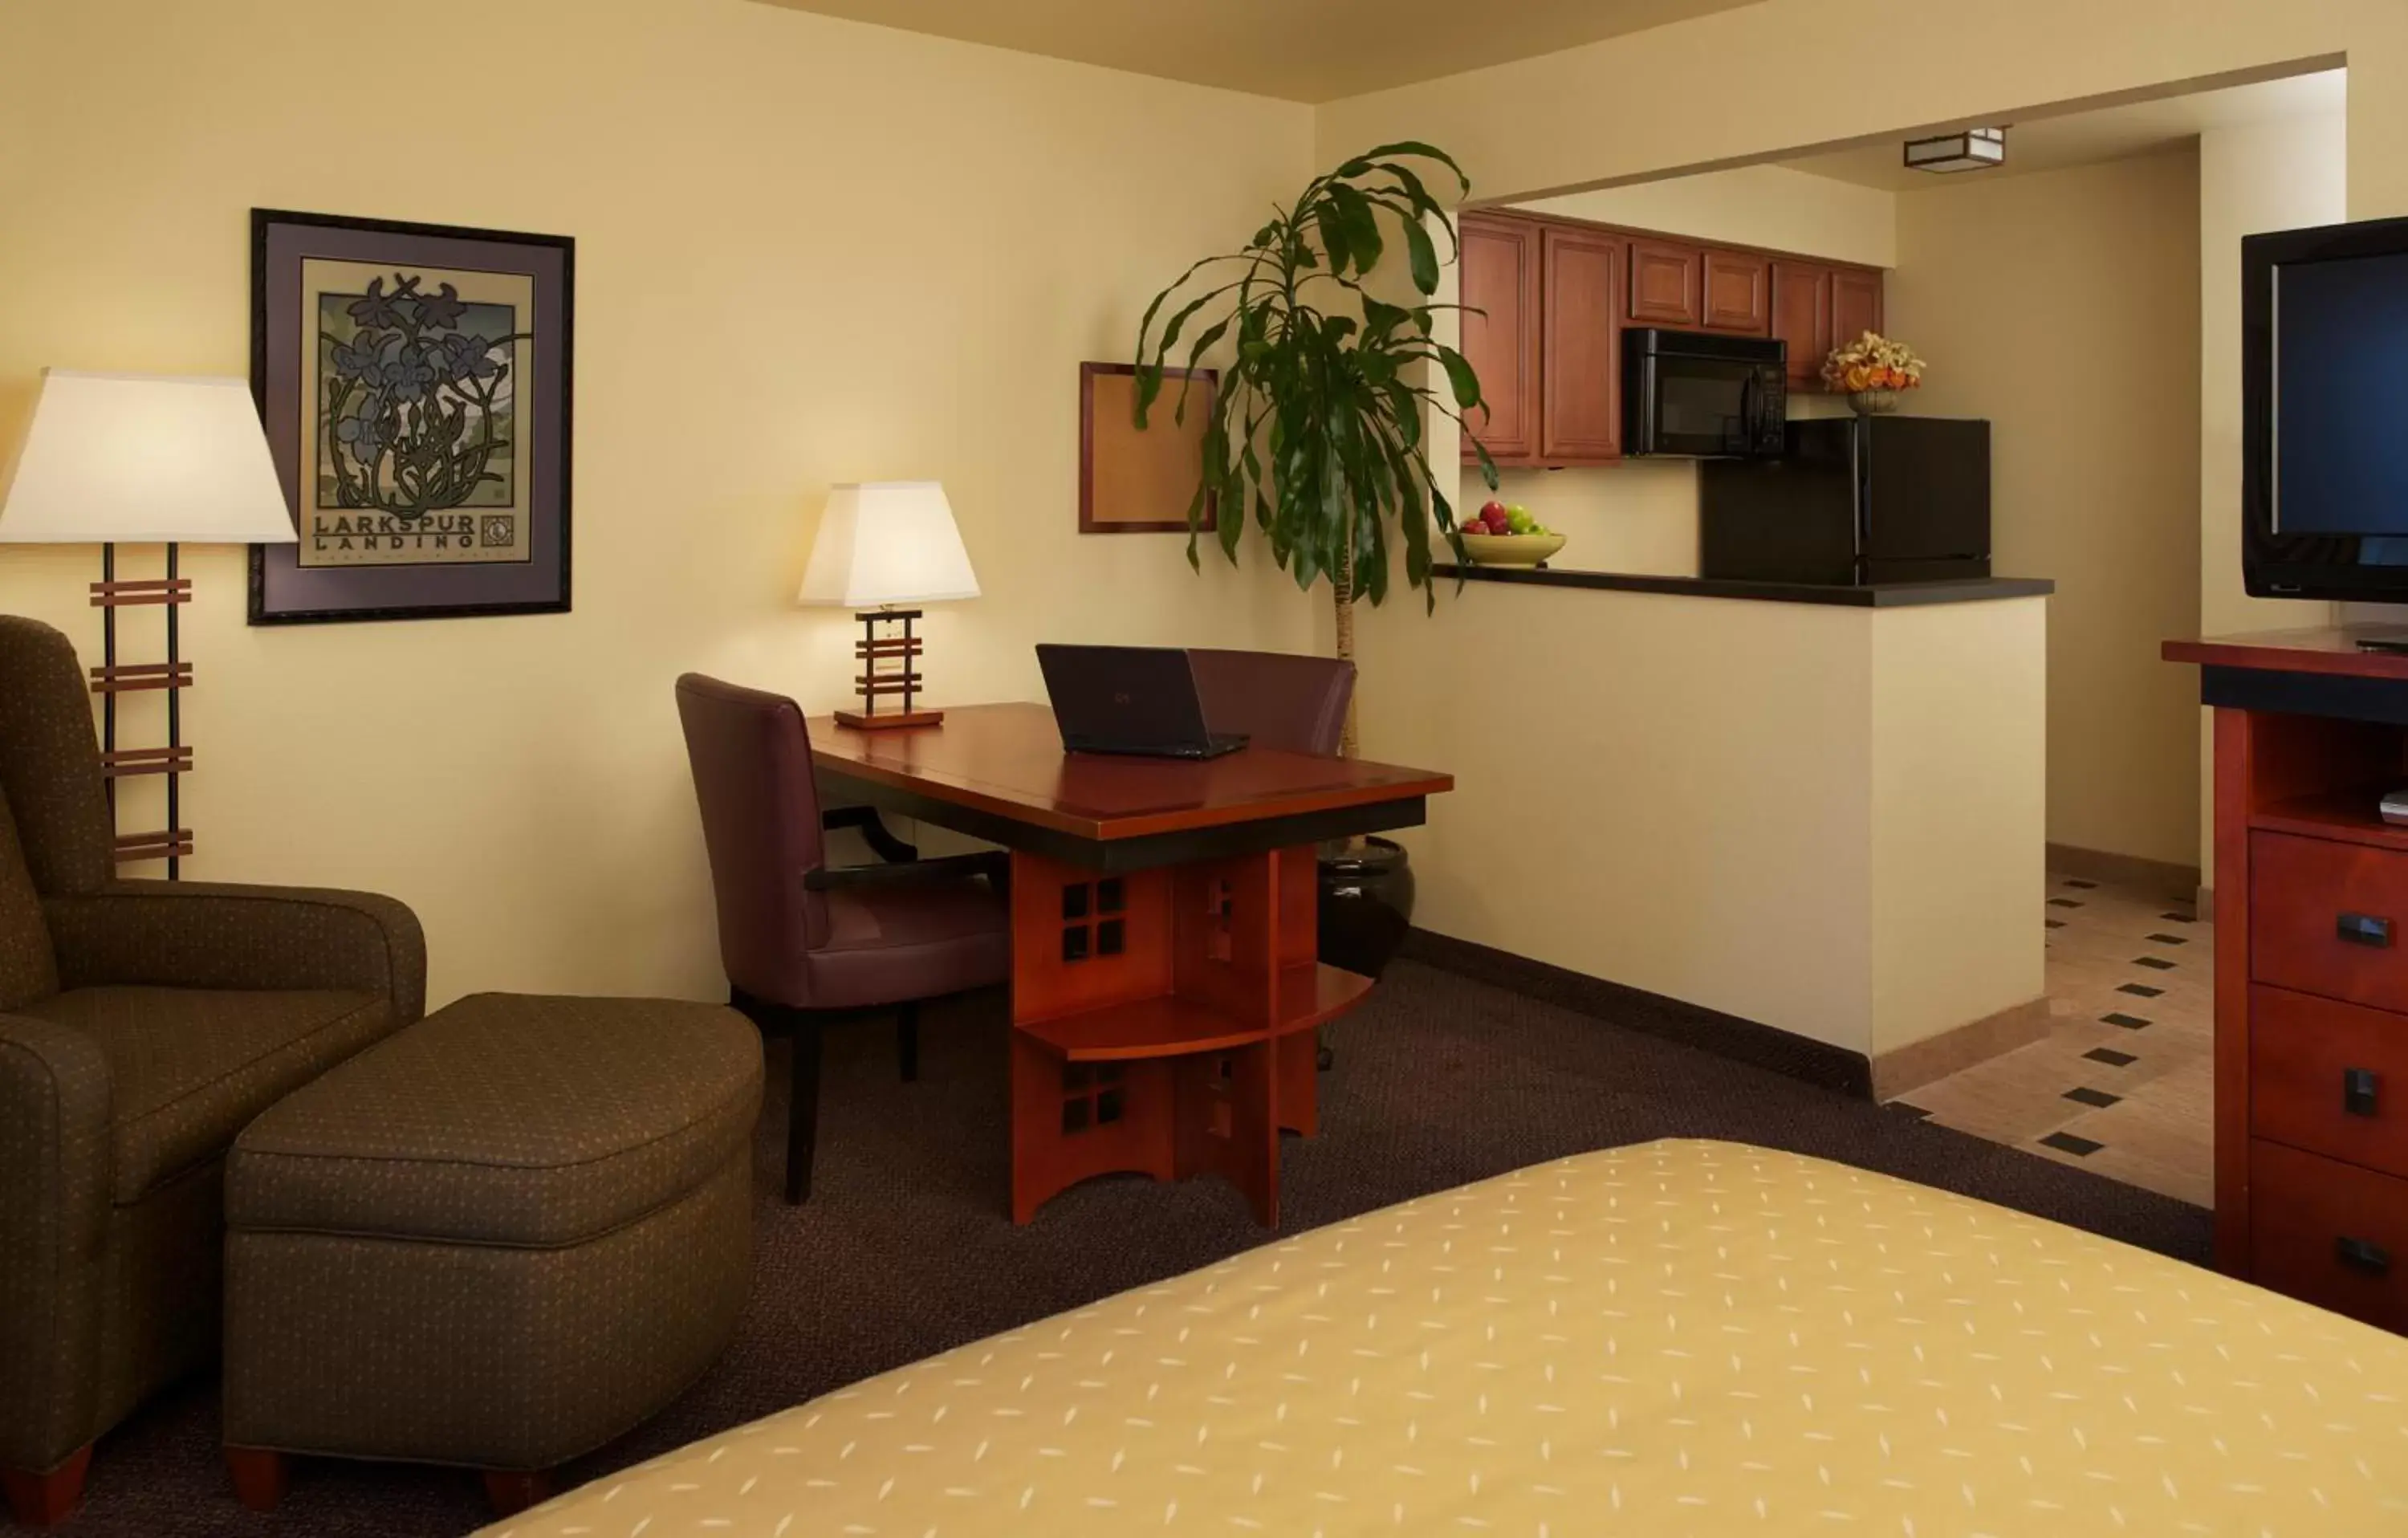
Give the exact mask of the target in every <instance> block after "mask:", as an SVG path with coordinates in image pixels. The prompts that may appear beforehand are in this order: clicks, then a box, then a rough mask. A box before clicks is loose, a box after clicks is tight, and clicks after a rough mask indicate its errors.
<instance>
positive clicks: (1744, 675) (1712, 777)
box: [1356, 582, 2046, 1056]
mask: <svg viewBox="0 0 2408 1538" xmlns="http://www.w3.org/2000/svg"><path fill="white" fill-rule="evenodd" d="M2045 625H2046V606H2045V601H2044V600H2042V599H2037V598H2029V599H2018V600H2010V601H2006V602H2000V603H1985V604H1968V605H1958V606H1949V607H1944V608H1933V609H1924V610H1886V611H1873V610H1862V609H1842V608H1834V607H1826V606H1822V605H1813V604H1780V603H1743V602H1730V601H1726V600H1720V599H1712V598H1691V597H1670V596H1655V595H1641V594H1628V593H1608V592H1592V591H1584V590H1579V589H1565V588H1548V587H1502V586H1497V585H1493V584H1487V583H1478V582H1475V583H1470V584H1467V585H1466V587H1465V588H1464V590H1463V591H1462V592H1461V593H1459V594H1458V593H1455V592H1454V591H1453V590H1452V589H1449V590H1448V591H1447V592H1445V593H1444V594H1442V596H1441V599H1440V607H1439V611H1438V614H1437V616H1436V617H1435V618H1430V617H1426V616H1424V614H1423V613H1422V612H1421V611H1420V610H1419V609H1418V608H1414V607H1408V606H1399V605H1395V604H1391V605H1389V606H1388V607H1387V608H1386V609H1385V610H1384V611H1381V612H1379V613H1377V614H1375V615H1366V616H1363V617H1362V618H1360V619H1358V621H1357V638H1356V644H1357V648H1358V653H1359V655H1360V658H1361V662H1362V667H1363V690H1362V702H1363V703H1362V712H1363V713H1362V729H1363V734H1364V751H1365V753H1366V754H1368V755H1370V756H1372V757H1375V758H1390V759H1396V760H1400V761H1403V762H1407V763H1431V764H1441V765H1444V766H1445V767H1446V768H1448V769H1451V770H1452V771H1453V772H1454V774H1455V785H1456V789H1455V794H1453V795H1451V796H1443V797H1440V798H1436V799H1435V800H1433V801H1432V803H1431V807H1430V821H1429V826H1427V827H1426V828H1422V829H1418V830H1415V831H1412V832H1410V833H1406V834H1402V835H1399V838H1400V839H1401V841H1404V842H1405V843H1406V844H1407V845H1408V847H1410V848H1411V849H1412V852H1413V859H1414V864H1415V867H1416V868H1417V870H1419V872H1420V894H1421V895H1420V906H1419V909H1418V912H1417V914H1416V922H1418V923H1420V924H1423V925H1425V926H1427V927H1430V928H1433V929H1436V930H1438V931H1439V932H1440V933H1442V934H1449V935H1455V936H1458V937H1460V938H1463V939H1467V940H1471V941H1478V942H1480V943H1482V944H1485V945H1493V946H1497V947H1498V948H1500V949H1504V950H1508V951H1512V952H1514V953H1516V954H1518V955H1522V956H1535V957H1537V958H1538V959H1540V960H1542V961H1546V962H1550V963H1552V964H1554V965H1555V966H1559V967H1566V968H1570V969H1571V970H1575V971H1580V972H1584V973H1587V974H1589V975H1591V976H1596V977H1604V978H1611V979H1612V980H1613V981H1614V982H1617V983H1622V984H1626V985H1629V986H1632V987H1639V988H1645V989H1648V990H1650V991H1651V992H1656V993H1661V994H1666V995H1669V996H1670V997H1672V998H1676V999H1685V1000H1687V1001H1689V1002H1691V1003H1695V1004H1702V1005H1704V1006H1706V1007H1708V1008H1710V1009H1717V1010H1723V1011H1726V1012H1727V1013H1732V1014H1737V1015H1740V1016H1742V1017H1743V1018H1746V1019H1750V1020H1756V1021H1759V1022H1761V1023H1763V1024H1766V1025H1770V1026H1774V1027H1777V1028H1780V1029H1783V1030H1787V1031H1792V1032H1795V1033H1797V1034H1799V1035H1801V1036H1807V1037H1812V1038H1813V1039H1814V1040H1816V1041H1820V1042H1829V1043H1831V1044H1833V1045H1837V1046H1842V1047H1845V1048H1847V1049H1848V1050H1850V1051H1854V1052H1860V1053H1865V1054H1867V1055H1869V1056H1870V1055H1871V1054H1872V1053H1875V1052H1879V1051H1887V1050H1891V1049H1893V1048H1895V1047H1898V1046H1902V1045H1906V1044H1908V1043H1910V1042H1915V1041H1920V1040H1922V1039H1924V1038H1925V1037H1928V1036H1931V1035H1935V1034H1937V1033H1939V1032H1941V1031H1942V1030H1946V1029H1949V1028H1953V1027H1956V1026H1959V1025H1963V1024H1966V1023H1968V1022H1971V1021H1972V1020H1976V1019H1980V1018H1982V1017H1983V1016H1985V1015H1987V1014H1990V1013H1995V1012H1996V1011H1999V1010H2001V1009H2006V1008H2009V1007H2011V1006H2013V1005H2016V1004H2020V1003H2023V1002H2026V1001H2027V1000H2028V999H2033V998H2036V997H2038V996H2039V994H2040V992H2041V976H2040V967H2041V948H2040V943H2039V937H2038V933H2037V927H2036V926H2035V925H2033V924H2032V923H2031V921H2030V913H2031V911H2032V909H2033V907H2034V906H2035V905H2036V904H2037V903H2038V902H2039V900H2040V897H2041V869H2040V852H2041V805H2042V790H2041V785H2042V780H2041V764H2040V753H2041V747H2040V744H2041V742H2042V733H2043V730H2044V726H2043V723H2042V716H2041V698H2042V667H2043V664H2042V655H2043V648H2044V635H2043V632H2044V629H2045ZM2010 937H2011V938H2010ZM2002 940H2005V941H2007V942H2005V943H2001V941H2002Z"/></svg>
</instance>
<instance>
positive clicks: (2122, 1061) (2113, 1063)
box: [2083, 1014, 2147, 1068]
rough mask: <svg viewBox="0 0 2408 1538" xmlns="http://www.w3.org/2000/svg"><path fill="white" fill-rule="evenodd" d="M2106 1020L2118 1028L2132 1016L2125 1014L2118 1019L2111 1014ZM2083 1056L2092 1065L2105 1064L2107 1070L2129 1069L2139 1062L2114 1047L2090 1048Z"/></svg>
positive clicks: (2144, 1022)
mask: <svg viewBox="0 0 2408 1538" xmlns="http://www.w3.org/2000/svg"><path fill="white" fill-rule="evenodd" d="M2107 1018H2108V1019H2110V1020H2114V1022H2115V1024H2117V1025H2119V1026H2120V1025H2122V1024H2123V1023H2124V1021H2126V1020H2129V1019H2131V1018H2132V1016H2131V1015H2128V1014H2127V1015H2124V1016H2122V1017H2121V1018H2120V1019H2119V1018H2117V1017H2116V1016H2115V1015H2113V1014H2111V1015H2109V1016H2108V1017H2107ZM2142 1023H2143V1025H2145V1024H2147V1022H2146V1021H2143V1022H2142ZM2083 1056H2085V1057H2087V1058H2089V1059H2090V1060H2091V1061H2092V1062H2094V1063H2105V1064H2106V1065H2107V1066H2108V1067H2109V1068H2129V1067H2131V1066H2132V1065H2133V1064H2134V1063H2137V1062H2139V1061H2140V1060H2141V1059H2139V1058H2138V1057H2135V1056H2132V1055H2131V1054H2130V1053H2128V1052H2118V1051H2116V1050H2115V1049H2114V1047H2092V1048H2091V1049H2090V1050H2089V1051H2087V1052H2085V1053H2084V1054H2083Z"/></svg>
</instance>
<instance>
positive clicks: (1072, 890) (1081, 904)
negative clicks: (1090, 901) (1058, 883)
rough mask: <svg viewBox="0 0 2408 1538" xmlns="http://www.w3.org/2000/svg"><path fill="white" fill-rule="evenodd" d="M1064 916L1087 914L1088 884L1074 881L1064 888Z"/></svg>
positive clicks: (1071, 917)
mask: <svg viewBox="0 0 2408 1538" xmlns="http://www.w3.org/2000/svg"><path fill="white" fill-rule="evenodd" d="M1062 916H1063V917H1064V918H1066V919H1073V918H1085V917H1086V916H1087V884H1086V883H1084V882H1073V883H1071V884H1069V885H1068V886H1065V887H1064V888H1062Z"/></svg>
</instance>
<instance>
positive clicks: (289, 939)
mask: <svg viewBox="0 0 2408 1538" xmlns="http://www.w3.org/2000/svg"><path fill="white" fill-rule="evenodd" d="M42 911H43V913H44V916H45V917H47V918H48V919H49V920H50V941H51V944H52V947H53V948H54V949H55V950H56V951H57V952H58V958H59V979H60V985H61V986H63V987H69V988H79V987H94V986H102V985H119V986H141V985H147V986H153V987H181V988H257V989H286V988H339V989H345V990H348V991H352V992H358V993H379V994H382V995H384V996H385V997H386V998H388V999H391V1000H392V1001H393V1011H394V1025H395V1026H406V1025H408V1024H409V1023H410V1022H411V1021H413V1020H415V1019H417V1018H418V1017H419V1016H420V1015H421V1014H422V1013H424V1012H425V1008H426V938H425V936H424V934H423V933H422V932H421V931H420V929H419V927H418V916H417V915H416V914H414V913H411V912H410V911H409V908H408V907H406V906H404V905H403V904H401V903H399V902H396V901H394V899H393V898H386V897H378V896H376V895H375V894H373V893H368V892H335V891H320V890H315V889H312V888H307V887H288V886H237V885H231V884H219V883H208V882H163V881H121V882H114V883H111V884H109V885H108V886H107V887H105V888H103V889H102V890H100V891H98V892H95V893H91V894H89V895H86V896H81V897H63V898H45V899H44V901H43V903H42Z"/></svg>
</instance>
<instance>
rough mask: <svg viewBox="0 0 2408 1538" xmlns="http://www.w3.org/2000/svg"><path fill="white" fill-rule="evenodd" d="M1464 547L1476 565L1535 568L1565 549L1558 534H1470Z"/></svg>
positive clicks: (1562, 540) (1464, 542) (1464, 540)
mask: <svg viewBox="0 0 2408 1538" xmlns="http://www.w3.org/2000/svg"><path fill="white" fill-rule="evenodd" d="M1463 548H1464V550H1465V552H1466V553H1469V555H1470V556H1471V559H1472V564H1474V565H1475V566H1537V565H1538V564H1539V563H1540V562H1541V561H1543V560H1545V559H1546V558H1547V557H1548V556H1550V555H1553V554H1554V553H1555V552H1557V551H1559V550H1561V549H1563V548H1564V537H1563V536H1562V535H1560V534H1470V533H1467V534H1465V535H1464V537H1463Z"/></svg>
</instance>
